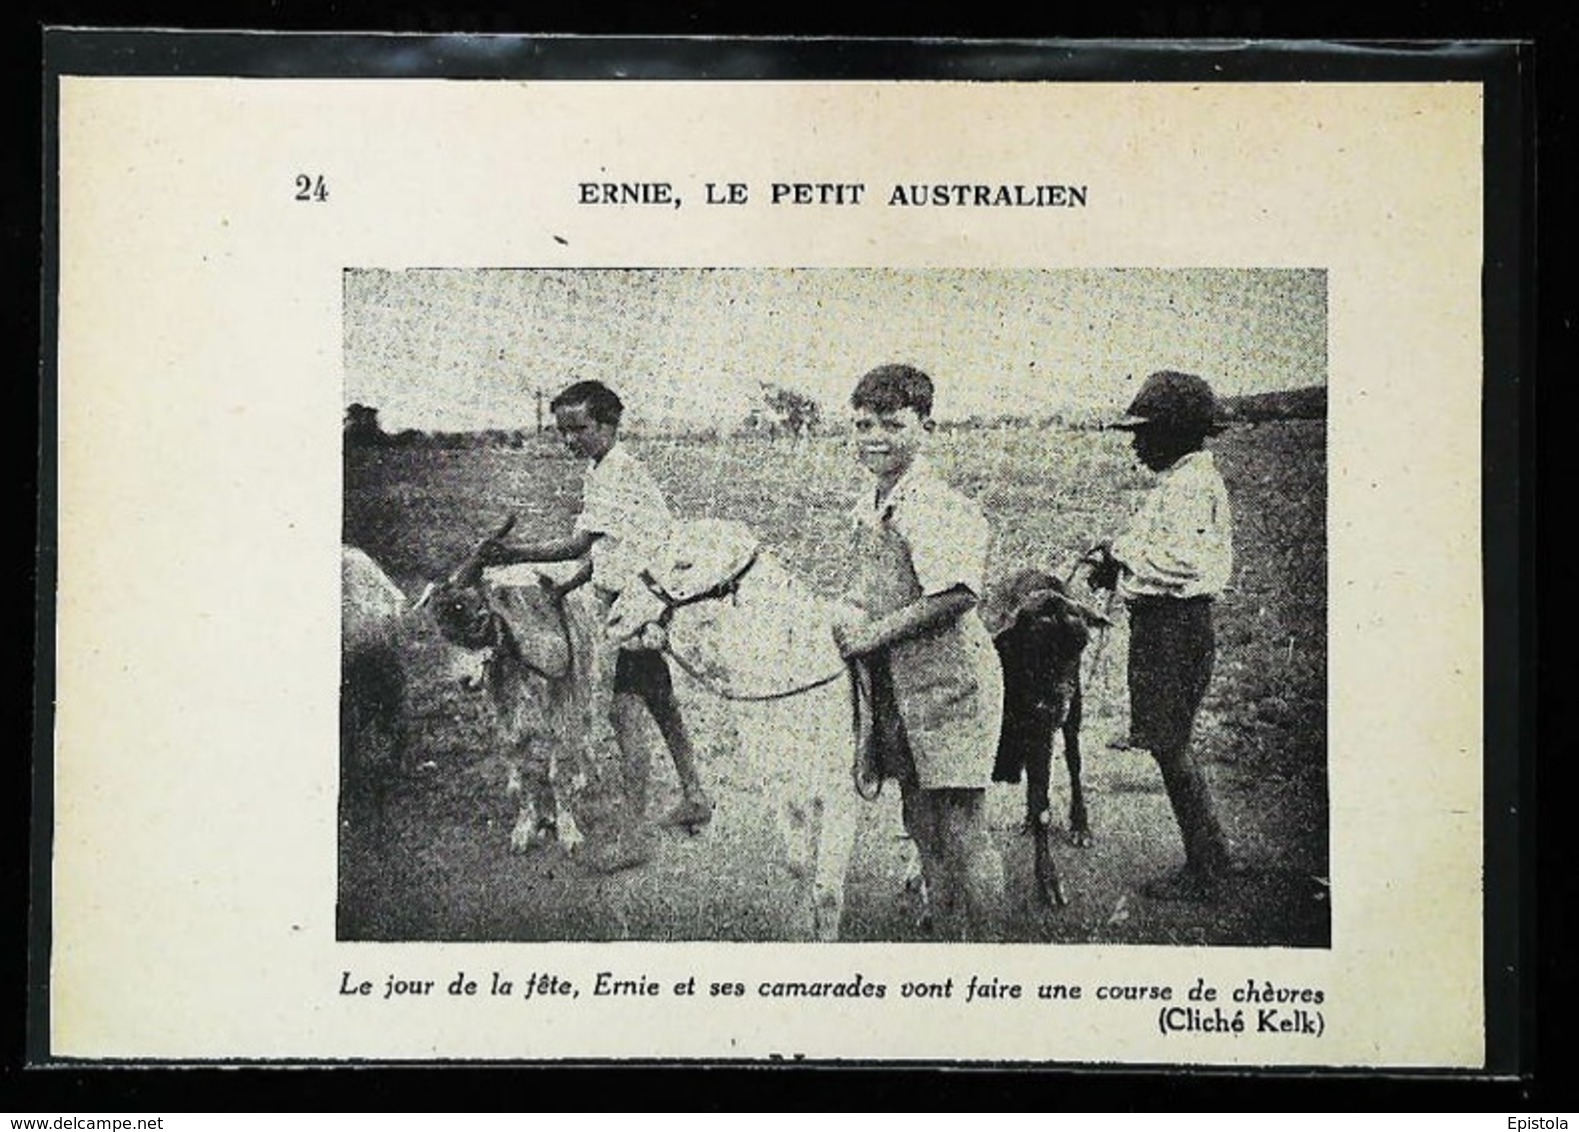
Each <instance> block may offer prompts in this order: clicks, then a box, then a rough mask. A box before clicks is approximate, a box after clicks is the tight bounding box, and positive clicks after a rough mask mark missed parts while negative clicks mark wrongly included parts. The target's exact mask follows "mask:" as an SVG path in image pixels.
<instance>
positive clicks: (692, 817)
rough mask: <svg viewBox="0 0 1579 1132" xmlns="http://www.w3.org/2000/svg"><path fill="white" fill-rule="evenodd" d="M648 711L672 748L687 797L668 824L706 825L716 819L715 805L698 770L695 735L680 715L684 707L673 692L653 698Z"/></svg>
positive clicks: (675, 769) (666, 743) (682, 788)
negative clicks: (703, 785)
mask: <svg viewBox="0 0 1579 1132" xmlns="http://www.w3.org/2000/svg"><path fill="white" fill-rule="evenodd" d="M647 708H648V710H649V711H650V712H652V719H653V722H654V723H656V724H657V725H658V733H659V734H660V735H662V736H663V741H664V744H665V745H666V746H668V748H669V757H670V758H671V759H673V760H674V772H675V774H676V776H677V777H678V778H679V779H680V790H681V792H682V793H683V794H684V797H683V798H682V799H681V801H680V804H679V805H678V806H676V807H675V809H674V811H673V812H672V813H671V814H670V815H669V816H668V818H667V819H666V820H667V821H668V823H669V824H671V825H702V824H703V823H705V822H707V821H708V820H709V819H711V818H712V816H713V803H712V800H711V799H710V798H708V796H707V791H706V790H704V789H702V775H701V772H700V771H699V770H698V769H697V766H696V748H695V747H693V746H692V745H691V732H690V729H689V728H687V727H686V725H685V717H684V716H682V715H681V714H680V705H679V704H678V703H676V702H675V698H674V691H673V689H672V688H670V689H666V690H665V691H664V692H662V693H655V694H654V695H652V696H651V697H650V698H649V699H648V701H647Z"/></svg>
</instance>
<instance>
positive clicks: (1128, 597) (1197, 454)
mask: <svg viewBox="0 0 1579 1132" xmlns="http://www.w3.org/2000/svg"><path fill="white" fill-rule="evenodd" d="M1111 427H1113V428H1117V429H1125V430H1128V431H1129V432H1131V433H1132V434H1133V445H1134V450H1135V455H1136V457H1137V458H1138V459H1139V460H1140V462H1141V463H1142V464H1144V465H1145V466H1146V467H1147V468H1148V469H1150V470H1151V471H1153V472H1155V473H1156V474H1157V483H1156V486H1154V487H1153V488H1152V489H1151V491H1150V492H1149V493H1148V494H1147V496H1146V498H1145V500H1144V501H1143V502H1142V503H1141V505H1140V509H1139V510H1138V511H1137V512H1136V514H1135V517H1134V518H1133V519H1132V520H1131V522H1130V524H1129V526H1128V528H1127V529H1126V530H1125V531H1124V533H1123V534H1122V535H1120V536H1119V537H1118V538H1116V539H1112V540H1109V541H1105V542H1103V543H1101V544H1099V545H1098V546H1097V547H1096V548H1095V549H1094V550H1093V551H1092V553H1091V555H1090V557H1089V561H1090V562H1091V563H1092V566H1093V569H1092V574H1091V583H1092V585H1093V586H1096V587H1098V588H1102V589H1116V590H1117V592H1118V595H1119V596H1120V597H1122V598H1123V599H1124V600H1125V602H1126V604H1127V606H1128V608H1129V623H1130V637H1129V698H1130V719H1131V742H1132V743H1133V744H1134V745H1135V746H1139V747H1145V748H1146V749H1148V750H1149V751H1151V754H1152V757H1153V758H1155V759H1156V761H1157V766H1158V768H1159V769H1160V770H1161V771H1162V781H1163V785H1164V786H1165V787H1166V789H1167V792H1168V801H1169V803H1170V804H1171V805H1172V807H1173V814H1174V818H1175V819H1176V820H1177V821H1178V823H1179V833H1180V834H1181V836H1182V838H1183V841H1184V853H1185V866H1184V868H1183V869H1182V870H1181V871H1179V872H1177V873H1175V874H1173V875H1171V876H1167V877H1162V878H1159V879H1156V880H1153V881H1151V882H1149V883H1147V884H1146V885H1144V886H1143V887H1142V889H1141V891H1142V893H1143V894H1144V895H1146V896H1148V897H1151V898H1154V899H1159V900H1213V899H1215V898H1216V897H1217V895H1218V894H1219V891H1220V889H1221V886H1222V883H1223V881H1224V879H1225V878H1226V877H1227V876H1228V875H1229V874H1230V873H1232V872H1233V871H1235V865H1234V863H1233V859H1232V855H1231V853H1230V851H1229V847H1228V840H1227V838H1226V837H1225V836H1224V834H1223V828H1222V824H1221V823H1220V822H1219V820H1218V817H1217V810H1216V807H1215V805H1214V804H1213V801H1212V796H1211V792H1210V790H1209V789H1208V787H1207V783H1206V776H1205V774H1204V773H1203V772H1202V770H1201V768H1200V766H1199V765H1197V764H1196V762H1195V760H1194V759H1193V758H1191V756H1190V749H1189V748H1190V733H1191V731H1192V729H1193V728H1194V725H1195V716H1196V713H1197V711H1199V709H1200V706H1201V699H1202V697H1203V696H1204V695H1205V693H1206V687H1207V685H1208V684H1209V683H1210V681H1211V676H1212V662H1213V659H1214V656H1215V653H1216V641H1215V638H1214V636H1213V632H1212V603H1213V602H1214V600H1215V599H1216V597H1217V595H1218V594H1220V593H1221V592H1222V590H1223V588H1224V587H1225V586H1226V585H1227V584H1228V579H1229V575H1230V574H1231V573H1232V570H1233V519H1232V514H1231V512H1230V510H1229V504H1228V491H1227V488H1226V487H1225V486H1224V484H1223V477H1222V475H1221V474H1220V473H1219V472H1218V470H1217V465H1216V463H1215V461H1214V460H1213V458H1212V454H1211V452H1209V451H1207V450H1206V447H1205V444H1206V438H1207V437H1208V436H1209V435H1213V434H1215V433H1217V432H1220V431H1222V427H1221V425H1220V424H1218V421H1217V400H1216V397H1215V396H1214V395H1213V393H1212V388H1211V386H1210V385H1208V384H1207V383H1206V382H1205V381H1204V380H1202V379H1201V378H1199V377H1196V376H1195V375H1193V374H1186V373H1175V372H1172V371H1167V370H1165V371H1162V372H1159V373H1154V374H1152V375H1151V376H1150V377H1148V378H1147V379H1146V381H1145V383H1144V385H1142V387H1141V390H1140V393H1139V394H1138V395H1137V396H1136V397H1135V399H1134V401H1133V402H1131V403H1130V406H1129V411H1128V413H1126V414H1125V416H1124V418H1123V419H1122V420H1119V421H1116V422H1114V424H1113V425H1112V426H1111Z"/></svg>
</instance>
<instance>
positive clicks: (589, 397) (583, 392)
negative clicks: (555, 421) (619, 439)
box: [548, 381, 625, 425]
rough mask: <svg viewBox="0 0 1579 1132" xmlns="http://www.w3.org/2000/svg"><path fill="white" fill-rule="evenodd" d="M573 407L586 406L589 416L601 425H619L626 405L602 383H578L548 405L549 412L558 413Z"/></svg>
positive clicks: (561, 392) (568, 387) (562, 391)
mask: <svg viewBox="0 0 1579 1132" xmlns="http://www.w3.org/2000/svg"><path fill="white" fill-rule="evenodd" d="M572 405H585V406H586V407H587V415H588V416H590V417H591V418H592V419H593V420H595V421H597V422H598V423H599V424H609V425H617V424H619V423H620V416H621V414H623V413H624V412H625V403H624V402H623V401H621V400H620V398H619V394H618V393H615V392H614V390H612V389H610V388H609V387H608V386H607V385H604V384H603V383H602V382H601V381H578V382H576V383H575V384H574V385H571V386H567V387H566V388H565V389H563V390H561V391H560V393H559V396H557V397H555V398H554V399H553V400H552V401H550V402H549V403H548V411H549V412H551V413H557V412H559V410H560V409H568V408H570V406H572Z"/></svg>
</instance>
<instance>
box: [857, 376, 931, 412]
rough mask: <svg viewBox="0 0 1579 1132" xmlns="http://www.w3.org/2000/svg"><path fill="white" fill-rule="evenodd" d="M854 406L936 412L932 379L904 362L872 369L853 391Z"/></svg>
mask: <svg viewBox="0 0 1579 1132" xmlns="http://www.w3.org/2000/svg"><path fill="white" fill-rule="evenodd" d="M850 407H851V408H852V409H869V410H870V411H872V412H874V413H895V412H898V411H899V410H900V409H914V410H915V411H916V416H918V417H930V416H931V415H932V379H931V378H930V377H928V376H927V375H926V374H924V373H922V372H921V371H920V370H918V369H917V368H916V367H915V366H907V365H904V364H903V363H896V364H893V365H886V366H878V367H877V368H876V369H874V370H868V371H867V373H866V375H865V376H864V377H862V378H861V380H860V381H858V382H856V383H855V392H854V393H852V394H850Z"/></svg>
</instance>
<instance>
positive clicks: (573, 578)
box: [551, 558, 592, 597]
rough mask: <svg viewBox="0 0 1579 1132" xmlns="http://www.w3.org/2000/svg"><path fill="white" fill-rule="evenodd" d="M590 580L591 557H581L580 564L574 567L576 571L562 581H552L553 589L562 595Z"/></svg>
mask: <svg viewBox="0 0 1579 1132" xmlns="http://www.w3.org/2000/svg"><path fill="white" fill-rule="evenodd" d="M591 580H592V559H590V558H583V559H582V560H581V565H579V566H577V567H576V572H575V573H574V574H572V575H570V577H568V578H566V579H565V580H564V581H563V582H552V583H551V584H552V585H553V587H554V590H555V591H556V592H557V593H558V594H559V596H560V597H564V596H565V595H566V594H568V593H569V592H570V591H571V590H574V589H579V588H580V587H582V586H584V585H586V584H587V583H588V582H590V581H591Z"/></svg>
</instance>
